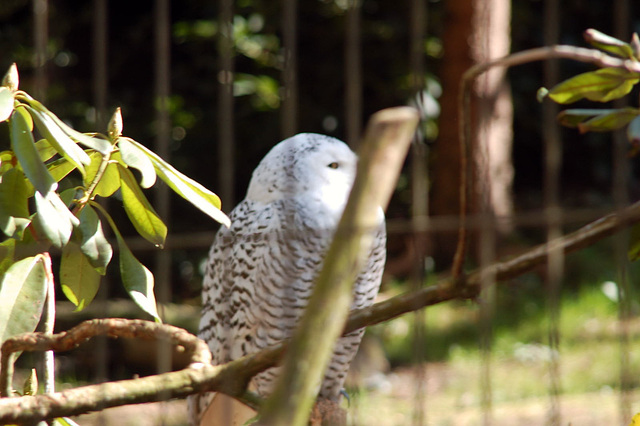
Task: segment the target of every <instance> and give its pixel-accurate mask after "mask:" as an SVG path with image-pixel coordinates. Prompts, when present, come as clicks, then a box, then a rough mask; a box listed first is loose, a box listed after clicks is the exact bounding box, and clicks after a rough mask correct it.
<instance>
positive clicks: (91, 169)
mask: <svg viewBox="0 0 640 426" xmlns="http://www.w3.org/2000/svg"><path fill="white" fill-rule="evenodd" d="M115 154H117V153H115V152H114V153H113V154H112V157H115ZM89 157H90V158H91V164H89V165H88V166H87V167H86V171H87V174H86V176H85V181H84V184H85V186H86V187H88V186H89V185H90V184H91V182H92V181H93V179H94V178H95V176H96V173H97V172H98V169H99V167H100V163H101V162H102V158H103V157H102V154H100V153H99V152H93V153H91V154H90V155H89ZM118 189H120V173H119V172H118V165H117V164H115V163H109V164H108V165H107V168H106V169H105V171H104V174H103V175H102V178H101V179H100V182H98V185H97V186H96V188H95V190H94V194H96V195H99V196H101V197H105V198H106V197H110V196H111V195H113V193H114V192H116V191H117V190H118Z"/></svg>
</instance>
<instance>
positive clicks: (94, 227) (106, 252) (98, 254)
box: [78, 206, 113, 275]
mask: <svg viewBox="0 0 640 426" xmlns="http://www.w3.org/2000/svg"><path fill="white" fill-rule="evenodd" d="M79 219H80V225H79V227H78V229H79V230H80V233H81V243H80V250H81V251H82V253H84V255H85V256H86V257H87V259H88V261H89V263H90V264H91V266H93V267H94V268H95V269H96V271H97V272H98V273H100V274H102V275H104V274H105V272H106V269H107V265H108V264H109V262H110V261H111V257H112V256H113V249H112V248H111V244H109V241H107V238H106V237H105V235H104V232H103V230H102V223H101V222H100V218H99V217H98V214H97V213H96V212H95V210H93V207H91V206H85V208H84V209H82V211H81V212H80V216H79Z"/></svg>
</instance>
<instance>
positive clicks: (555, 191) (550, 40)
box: [542, 0, 564, 425]
mask: <svg viewBox="0 0 640 426" xmlns="http://www.w3.org/2000/svg"><path fill="white" fill-rule="evenodd" d="M544 16H545V26H544V41H545V44H546V45H554V44H557V43H558V39H559V35H558V34H559V25H560V24H559V20H560V7H559V2H558V0H547V1H546V2H545V4H544ZM558 75H559V64H558V61H556V60H550V61H546V62H545V64H544V84H545V86H546V87H552V86H553V85H554V84H555V83H557V81H558ZM542 114H543V119H542V126H543V131H542V134H543V137H544V178H543V185H544V188H543V197H544V212H545V219H546V233H547V241H551V240H553V239H555V238H558V237H560V236H561V235H562V209H561V205H560V171H561V167H562V146H561V140H560V131H559V128H558V125H557V123H556V118H555V117H556V116H557V114H558V107H557V105H556V104H554V103H552V102H547V103H546V104H545V105H544V107H543V112H542ZM563 274H564V252H563V251H562V250H552V251H550V252H549V257H548V258H547V277H546V281H547V282H546V286H547V297H548V307H549V319H550V321H549V330H548V338H549V348H550V350H551V352H552V353H555V354H559V345H560V331H559V321H560V287H561V285H562V277H563ZM558 358H559V357H555V356H552V357H551V359H550V363H549V410H548V413H547V416H548V419H547V422H548V424H550V425H560V424H561V417H562V412H561V404H560V394H561V392H562V390H561V378H560V362H559V359H558Z"/></svg>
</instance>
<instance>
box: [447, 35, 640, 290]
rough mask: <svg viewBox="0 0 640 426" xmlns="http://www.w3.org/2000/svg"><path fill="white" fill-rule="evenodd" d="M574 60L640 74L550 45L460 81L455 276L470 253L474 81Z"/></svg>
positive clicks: (598, 56)
mask: <svg viewBox="0 0 640 426" xmlns="http://www.w3.org/2000/svg"><path fill="white" fill-rule="evenodd" d="M560 58H563V59H572V60H574V61H579V62H585V63H591V64H594V65H596V66H598V67H602V68H604V67H611V68H623V69H626V70H628V71H633V72H637V73H640V63H639V62H637V61H634V60H630V59H621V58H616V57H614V56H610V55H607V54H605V53H603V52H601V51H599V50H595V49H585V48H582V47H575V46H564V45H558V46H548V47H539V48H535V49H529V50H524V51H522V52H518V53H514V54H511V55H507V56H505V57H503V58H499V59H496V60H495V61H490V62H485V63H481V64H477V65H475V66H473V67H471V68H469V69H468V70H467V71H466V72H465V73H464V75H463V76H462V80H461V81H460V90H459V93H458V138H459V141H458V142H459V144H460V152H461V158H460V160H461V161H460V164H461V166H460V225H459V230H458V246H457V248H456V253H455V255H454V259H453V265H452V267H451V274H452V275H453V277H455V278H459V277H460V276H461V275H462V272H463V265H464V260H465V255H466V251H467V240H468V229H467V224H466V217H467V214H468V210H469V206H468V203H469V200H470V191H471V187H470V185H469V181H470V180H469V178H470V176H469V173H470V170H469V169H470V164H469V161H470V158H469V156H470V155H471V146H470V144H471V124H470V120H471V88H472V85H473V82H474V81H475V79H476V78H477V77H479V76H480V75H481V74H483V73H485V72H487V71H488V70H490V69H491V68H494V67H505V68H510V67H513V66H516V65H524V64H528V63H531V62H537V61H546V60H551V59H560Z"/></svg>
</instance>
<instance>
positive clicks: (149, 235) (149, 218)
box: [118, 164, 167, 247]
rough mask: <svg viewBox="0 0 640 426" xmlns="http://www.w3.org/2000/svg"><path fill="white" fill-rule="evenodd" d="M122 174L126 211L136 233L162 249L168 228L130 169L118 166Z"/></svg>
mask: <svg viewBox="0 0 640 426" xmlns="http://www.w3.org/2000/svg"><path fill="white" fill-rule="evenodd" d="M118 168H119V172H120V184H121V187H120V190H121V192H122V202H123V204H124V210H125V211H126V212H127V216H129V220H131V223H133V226H134V227H135V228H136V231H138V233H139V234H140V235H141V236H142V237H144V239H146V240H148V241H150V242H151V243H153V244H155V245H156V246H159V247H162V245H163V244H164V240H165V238H166V237H167V227H166V225H165V224H164V223H163V222H162V220H161V219H160V217H159V216H158V214H157V213H156V211H155V210H154V209H153V206H151V204H150V203H149V201H148V200H147V198H146V197H145V196H144V194H143V193H142V190H141V189H140V186H138V182H136V178H135V177H134V176H133V174H132V173H131V171H129V169H126V168H125V167H123V166H121V165H120V164H118Z"/></svg>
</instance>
